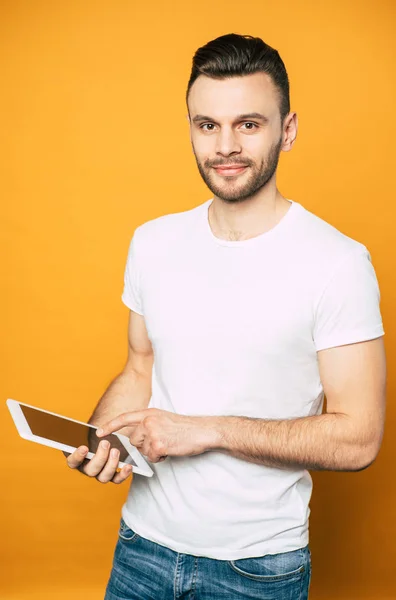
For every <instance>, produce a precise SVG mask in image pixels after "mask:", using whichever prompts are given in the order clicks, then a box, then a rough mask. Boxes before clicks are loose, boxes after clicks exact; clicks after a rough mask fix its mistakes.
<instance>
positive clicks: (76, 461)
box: [67, 446, 88, 469]
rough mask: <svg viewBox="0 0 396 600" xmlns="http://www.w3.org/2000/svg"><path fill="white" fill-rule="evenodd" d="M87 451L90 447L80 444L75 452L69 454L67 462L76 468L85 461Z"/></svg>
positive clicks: (72, 467)
mask: <svg viewBox="0 0 396 600" xmlns="http://www.w3.org/2000/svg"><path fill="white" fill-rule="evenodd" d="M87 453H88V448H87V447H86V446H79V447H78V448H76V450H74V452H72V453H71V454H70V453H69V454H67V464H68V465H69V467H70V468H71V469H76V468H77V467H79V466H80V465H81V463H82V462H83V461H84V459H85V457H86V455H87Z"/></svg>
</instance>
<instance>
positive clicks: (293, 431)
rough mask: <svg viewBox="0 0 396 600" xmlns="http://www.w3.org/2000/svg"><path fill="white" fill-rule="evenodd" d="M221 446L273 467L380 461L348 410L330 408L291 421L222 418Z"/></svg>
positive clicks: (342, 466)
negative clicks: (336, 412)
mask: <svg viewBox="0 0 396 600" xmlns="http://www.w3.org/2000/svg"><path fill="white" fill-rule="evenodd" d="M216 431H217V433H218V439H217V442H216V443H215V446H216V447H212V448H211V449H212V450H219V451H221V452H226V453H227V454H232V455H233V456H235V457H237V458H241V459H243V460H246V461H249V462H255V463H259V464H262V465H265V466H268V467H277V468H282V467H286V468H297V469H298V468H300V469H311V470H332V471H358V470H362V469H364V468H366V467H367V466H369V464H370V463H371V462H372V461H373V460H374V458H373V448H372V446H371V445H370V444H369V443H367V441H366V440H365V438H364V436H362V435H361V434H358V433H357V430H356V426H355V425H354V424H353V423H352V420H351V419H350V418H349V417H348V415H344V414H335V413H330V414H329V413H326V414H322V415H315V416H310V417H302V418H297V419H285V420H265V419H254V418H249V417H234V416H230V417H228V416H225V417H218V418H217V426H216Z"/></svg>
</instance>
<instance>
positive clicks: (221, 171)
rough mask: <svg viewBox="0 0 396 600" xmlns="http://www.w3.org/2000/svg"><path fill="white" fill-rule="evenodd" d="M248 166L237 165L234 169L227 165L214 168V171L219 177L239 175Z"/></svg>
mask: <svg viewBox="0 0 396 600" xmlns="http://www.w3.org/2000/svg"><path fill="white" fill-rule="evenodd" d="M247 166H248V165H235V166H234V167H231V166H230V165H227V166H226V167H214V169H215V171H216V172H217V173H218V174H219V175H238V174H239V173H242V172H243V171H244V170H245V169H246V168H247Z"/></svg>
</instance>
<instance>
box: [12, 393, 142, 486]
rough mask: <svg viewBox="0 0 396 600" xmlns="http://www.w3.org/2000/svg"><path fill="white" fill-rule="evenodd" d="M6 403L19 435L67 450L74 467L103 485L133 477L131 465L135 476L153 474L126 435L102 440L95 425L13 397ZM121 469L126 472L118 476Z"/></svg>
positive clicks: (115, 434) (110, 435) (68, 458)
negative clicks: (127, 468) (106, 445)
mask: <svg viewBox="0 0 396 600" xmlns="http://www.w3.org/2000/svg"><path fill="white" fill-rule="evenodd" d="M6 404H7V406H8V408H9V411H10V413H11V416H12V418H13V420H14V423H15V425H16V427H17V429H18V432H19V435H20V436H21V437H23V438H24V439H26V440H30V441H32V442H37V443H39V444H43V445H44V446H50V447H52V448H57V449H59V450H63V451H65V452H64V453H66V456H67V463H68V465H69V467H70V468H78V467H80V468H79V470H80V471H81V472H82V473H84V474H85V475H88V476H90V477H96V478H97V479H98V481H100V482H102V483H107V482H108V481H111V480H113V482H114V483H121V481H123V480H124V479H126V476H128V474H129V473H127V472H126V467H127V466H131V467H132V471H133V472H134V473H138V474H140V475H145V476H146V477H152V475H153V471H152V469H151V468H150V467H149V465H148V464H147V462H146V461H145V459H144V458H143V456H142V455H141V454H140V452H139V450H138V449H137V448H135V447H134V446H132V445H131V444H130V442H129V439H128V438H127V437H126V436H125V435H122V434H119V433H110V434H109V435H106V436H104V437H103V438H102V439H100V438H99V437H98V436H97V435H96V430H97V429H98V428H97V427H95V426H94V425H90V424H88V423H83V422H82V421H76V420H74V419H70V418H68V417H64V416H62V415H58V414H56V413H52V412H49V411H46V410H44V409H41V408H37V407H35V406H31V405H29V404H24V403H22V402H18V401H17V400H12V399H11V398H9V399H8V400H7V402H6ZM103 441H107V442H109V443H110V448H111V449H112V450H114V449H115V450H116V451H117V456H112V455H111V453H110V448H108V449H106V448H103V447H102V446H101V444H100V442H103ZM83 448H86V449H88V452H87V453H86V454H85V455H83V454H82V449H83ZM69 453H71V454H69ZM109 454H110V456H109ZM91 461H92V462H91ZM83 463H84V464H83ZM117 467H119V468H120V469H121V471H122V472H121V471H120V473H117V474H115V471H116V469H117ZM110 475H111V476H110ZM99 477H100V478H99Z"/></svg>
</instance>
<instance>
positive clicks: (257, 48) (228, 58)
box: [186, 33, 290, 124]
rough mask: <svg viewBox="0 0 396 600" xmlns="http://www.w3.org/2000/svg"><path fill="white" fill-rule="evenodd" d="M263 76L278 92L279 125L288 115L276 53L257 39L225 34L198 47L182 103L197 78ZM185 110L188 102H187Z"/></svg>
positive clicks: (287, 98) (284, 77) (284, 79)
mask: <svg viewBox="0 0 396 600" xmlns="http://www.w3.org/2000/svg"><path fill="white" fill-rule="evenodd" d="M260 71H262V72H264V73H267V74H268V75H269V76H270V77H271V79H272V82H273V83H274V85H275V87H276V89H277V90H278V93H279V97H280V102H279V111H280V116H281V123H282V124H283V121H284V119H285V117H286V116H287V115H288V113H289V112H290V90H289V78H288V76H287V72H286V67H285V65H284V63H283V60H282V59H281V57H280V56H279V53H278V51H277V50H275V49H274V48H272V47H271V46H269V45H268V44H266V43H265V42H264V41H263V40H262V39H261V38H259V37H253V36H251V35H239V34H237V33H229V34H227V35H222V36H220V37H218V38H216V39H214V40H211V41H210V42H208V43H207V44H206V45H205V46H202V47H201V48H198V50H197V51H196V52H195V54H194V57H193V64H192V70H191V75H190V79H189V82H188V86H187V93H186V102H187V101H188V95H189V93H190V89H191V86H192V84H193V83H194V81H195V80H196V79H197V78H198V77H199V76H200V75H206V76H207V77H211V78H212V79H226V78H228V77H233V76H234V77H237V76H241V75H250V74H252V73H258V72H260ZM187 108H188V103H187Z"/></svg>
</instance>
